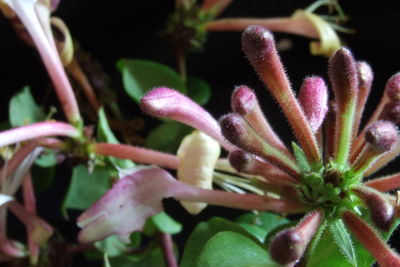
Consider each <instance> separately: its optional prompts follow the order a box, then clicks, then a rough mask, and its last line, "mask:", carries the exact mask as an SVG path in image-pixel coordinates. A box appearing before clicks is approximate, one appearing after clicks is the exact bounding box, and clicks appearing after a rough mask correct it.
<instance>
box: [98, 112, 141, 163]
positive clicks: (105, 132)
mask: <svg viewBox="0 0 400 267" xmlns="http://www.w3.org/2000/svg"><path fill="white" fill-rule="evenodd" d="M97 140H98V141H99V142H106V143H110V144H119V141H118V139H117V138H116V137H115V135H114V134H113V132H112V131H111V128H110V126H109V125H108V121H107V117H106V114H105V112H104V108H103V107H102V108H100V109H99V122H98V125H97ZM107 158H108V159H109V160H110V162H111V163H112V164H113V165H114V166H115V167H118V168H122V169H128V168H132V167H133V166H135V164H134V163H133V162H132V161H131V160H127V159H119V158H115V157H107Z"/></svg>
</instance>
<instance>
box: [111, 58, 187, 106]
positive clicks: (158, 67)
mask: <svg viewBox="0 0 400 267" xmlns="http://www.w3.org/2000/svg"><path fill="white" fill-rule="evenodd" d="M117 67H118V69H119V70H120V71H121V73H122V80H123V83H124V88H125V91H126V92H127V94H128V95H129V96H130V97H131V98H132V99H133V100H134V101H135V102H137V103H138V102H139V100H140V98H141V97H142V96H143V95H144V94H145V93H146V92H147V91H149V90H151V89H152V88H154V87H159V86H165V87H169V88H173V89H175V90H178V91H180V92H182V93H184V94H186V93H187V90H186V86H185V84H184V83H183V82H182V79H181V78H180V77H179V75H178V74H177V73H176V72H175V71H174V70H173V69H171V68H170V67H168V66H166V65H163V64H160V63H157V62H154V61H149V60H141V59H122V60H120V61H118V63H117Z"/></svg>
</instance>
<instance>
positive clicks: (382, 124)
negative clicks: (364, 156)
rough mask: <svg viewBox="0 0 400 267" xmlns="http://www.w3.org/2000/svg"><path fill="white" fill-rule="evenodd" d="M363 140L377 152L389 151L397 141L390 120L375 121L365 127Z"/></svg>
mask: <svg viewBox="0 0 400 267" xmlns="http://www.w3.org/2000/svg"><path fill="white" fill-rule="evenodd" d="M365 140H366V141H367V142H368V144H369V145H370V146H371V147H373V148H374V149H375V150H376V151H377V152H381V153H383V152H387V151H390V150H392V149H393V148H394V146H395V145H396V142H397V129H396V126H395V125H394V124H393V123H392V122H390V121H383V120H380V121H376V122H374V123H373V124H372V125H371V126H370V127H369V128H368V129H367V131H366V133H365Z"/></svg>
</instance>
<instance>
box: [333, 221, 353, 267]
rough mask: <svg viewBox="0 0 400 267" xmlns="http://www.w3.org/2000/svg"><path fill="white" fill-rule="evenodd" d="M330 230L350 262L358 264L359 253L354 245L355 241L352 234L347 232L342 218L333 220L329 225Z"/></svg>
mask: <svg viewBox="0 0 400 267" xmlns="http://www.w3.org/2000/svg"><path fill="white" fill-rule="evenodd" d="M329 230H330V231H331V232H332V236H333V237H334V239H335V241H336V244H337V246H338V247H339V248H340V251H341V252H342V253H343V255H344V256H346V258H347V260H348V261H349V263H351V264H352V265H353V266H357V255H356V253H355V249H354V246H353V241H352V239H351V235H350V234H349V232H347V229H346V227H345V226H344V223H343V221H342V220H341V219H339V220H336V221H334V222H331V223H330V225H329Z"/></svg>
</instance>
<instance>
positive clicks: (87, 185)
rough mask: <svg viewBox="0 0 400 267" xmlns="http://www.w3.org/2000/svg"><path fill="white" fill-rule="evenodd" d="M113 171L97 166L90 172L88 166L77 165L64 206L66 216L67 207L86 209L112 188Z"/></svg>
mask: <svg viewBox="0 0 400 267" xmlns="http://www.w3.org/2000/svg"><path fill="white" fill-rule="evenodd" d="M113 172H114V170H112V169H110V168H100V167H99V168H97V167H96V169H95V170H93V172H92V173H89V172H88V169H87V168H86V166H84V165H79V166H76V167H75V168H74V169H73V171H72V179H71V183H70V185H69V188H68V192H67V195H66V197H65V200H64V203H63V206H62V211H63V214H64V216H65V217H67V212H66V210H67V209H78V210H84V209H87V208H88V207H89V206H90V205H92V204H93V203H94V202H95V201H96V200H98V199H99V198H100V197H101V196H102V195H103V194H104V193H105V192H106V191H107V190H108V189H109V188H110V184H111V179H110V174H111V173H113Z"/></svg>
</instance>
